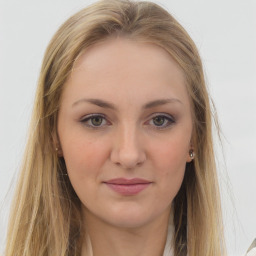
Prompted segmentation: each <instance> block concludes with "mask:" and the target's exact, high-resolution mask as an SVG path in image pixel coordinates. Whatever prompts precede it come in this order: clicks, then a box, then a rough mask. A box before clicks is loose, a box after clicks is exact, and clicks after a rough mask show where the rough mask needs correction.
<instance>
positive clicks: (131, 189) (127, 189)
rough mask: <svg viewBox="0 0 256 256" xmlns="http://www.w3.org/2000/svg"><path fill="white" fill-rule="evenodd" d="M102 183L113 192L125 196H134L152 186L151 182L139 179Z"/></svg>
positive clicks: (122, 179)
mask: <svg viewBox="0 0 256 256" xmlns="http://www.w3.org/2000/svg"><path fill="white" fill-rule="evenodd" d="M103 183H104V184H106V185H107V186H108V187H109V188H110V189H112V190H114V191H115V192H117V193H119V194H121V195H125V196H131V195H136V194H138V193H140V192H141V191H142V190H144V189H146V188H147V187H148V186H150V185H151V184H152V182H151V181H148V180H145V179H140V178H133V179H125V178H118V179H112V180H108V181H106V182H103Z"/></svg>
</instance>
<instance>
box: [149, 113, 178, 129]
mask: <svg viewBox="0 0 256 256" xmlns="http://www.w3.org/2000/svg"><path fill="white" fill-rule="evenodd" d="M156 117H164V118H166V119H167V121H168V123H167V124H165V125H164V126H157V125H155V126H154V125H152V126H153V127H152V128H153V129H157V130H163V129H168V128H170V127H171V126H172V125H173V124H175V123H176V120H175V118H174V116H173V115H170V114H167V113H154V114H153V115H151V117H150V118H149V119H148V121H147V122H146V124H148V123H149V122H150V121H152V120H153V119H154V118H156Z"/></svg>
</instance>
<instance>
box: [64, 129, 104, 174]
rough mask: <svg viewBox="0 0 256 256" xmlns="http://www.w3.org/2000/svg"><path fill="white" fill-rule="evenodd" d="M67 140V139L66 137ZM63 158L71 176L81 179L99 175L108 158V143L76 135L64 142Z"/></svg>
mask: <svg viewBox="0 0 256 256" xmlns="http://www.w3.org/2000/svg"><path fill="white" fill-rule="evenodd" d="M66 138H67V137H66ZM62 149H63V156H64V159H65V162H66V166H67V169H68V172H69V173H70V175H71V176H72V175H79V176H80V177H84V176H87V177H88V176H91V174H93V175H95V174H96V173H98V171H99V169H100V166H101V165H102V164H103V162H104V161H105V160H106V158H107V157H108V149H107V146H106V143H104V142H102V141H100V140H97V139H94V140H93V138H91V137H87V136H84V135H83V136H82V135H80V134H79V133H76V134H75V135H74V136H70V135H69V137H68V139H67V140H64V141H62Z"/></svg>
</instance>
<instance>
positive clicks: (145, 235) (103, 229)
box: [82, 209, 170, 256]
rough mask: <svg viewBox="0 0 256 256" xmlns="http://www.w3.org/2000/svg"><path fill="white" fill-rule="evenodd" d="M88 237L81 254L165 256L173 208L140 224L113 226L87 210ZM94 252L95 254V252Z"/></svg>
mask: <svg viewBox="0 0 256 256" xmlns="http://www.w3.org/2000/svg"><path fill="white" fill-rule="evenodd" d="M84 213H85V214H84V217H85V226H86V230H87V234H88V235H87V238H86V239H85V241H84V245H83V249H82V256H88V255H90V256H92V255H93V256H102V255H104V256H113V255H115V256H162V255H163V253H164V248H165V244H166V239H167V232H168V221H169V216H170V210H169V209H168V210H167V211H166V212H164V213H163V214H162V215H161V216H160V217H158V218H157V220H154V221H151V222H150V223H147V224H145V225H143V226H141V227H136V228H120V227H115V226H113V225H110V224H108V223H106V222H103V221H102V220H99V219H98V218H97V217H95V216H94V215H92V214H91V213H90V212H88V211H87V210H85V212H84ZM92 252H93V254H92Z"/></svg>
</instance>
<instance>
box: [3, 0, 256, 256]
mask: <svg viewBox="0 0 256 256" xmlns="http://www.w3.org/2000/svg"><path fill="white" fill-rule="evenodd" d="M92 2H94V1H82V0H44V1H32V0H23V1H19V0H0V177H1V178H0V246H1V247H3V244H4V237H5V232H6V223H7V219H8V208H9V204H10V200H11V197H12V191H13V187H14V186H13V185H14V183H15V178H16V177H17V172H18V169H19V166H20V162H21V158H22V154H23V150H24V145H25V142H26V136H27V127H28V123H29V118H30V114H31V108H32V104H33V97H34V93H35V87H36V83H37V78H38V74H39V69H40V65H41V61H42V58H43V54H44V51H45V48H46V46H47V44H48V42H49V40H50V38H51V37H52V35H53V34H54V32H55V31H56V29H57V28H58V27H59V26H60V25H61V24H62V22H63V21H64V20H66V19H67V18H68V17H69V16H70V15H71V14H73V13H74V12H76V11H78V10H79V9H80V8H82V7H84V6H86V5H88V4H89V3H92ZM155 2H157V3H159V4H160V5H162V6H164V7H166V8H167V9H168V10H169V11H170V12H171V13H172V14H173V15H174V16H175V17H176V18H177V19H178V21H180V22H181V24H182V25H183V26H184V27H185V28H186V29H187V31H188V32H189V33H190V35H191V36H192V38H193V39H194V41H195V42H196V44H197V46H198V48H199V51H200V53H201V56H202V60H203V62H204V66H205V72H206V76H207V82H208V85H209V88H210V92H211V94H212V97H213V99H214V101H215V104H216V107H217V111H218V115H219V120H220V125H221V127H222V132H223V151H222V150H221V146H220V144H216V150H217V152H218V159H219V160H218V169H219V177H220V182H221V194H222V199H223V214H224V223H225V232H226V239H227V246H228V252H229V255H230V256H236V255H237V256H241V255H243V254H244V253H245V251H246V250H247V248H248V247H249V245H250V243H251V242H252V240H253V239H254V238H256V1H255V0H244V1H241V0H215V1H212V0H169V1H168V0H159V1H155Z"/></svg>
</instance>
